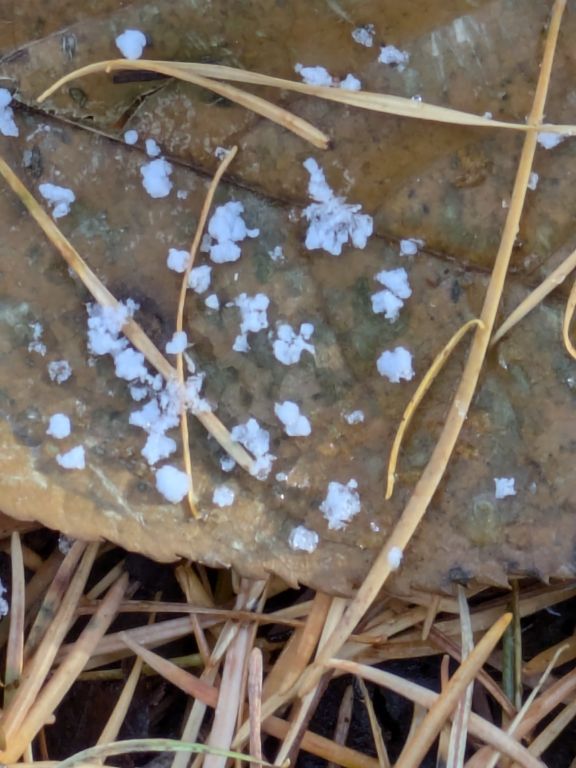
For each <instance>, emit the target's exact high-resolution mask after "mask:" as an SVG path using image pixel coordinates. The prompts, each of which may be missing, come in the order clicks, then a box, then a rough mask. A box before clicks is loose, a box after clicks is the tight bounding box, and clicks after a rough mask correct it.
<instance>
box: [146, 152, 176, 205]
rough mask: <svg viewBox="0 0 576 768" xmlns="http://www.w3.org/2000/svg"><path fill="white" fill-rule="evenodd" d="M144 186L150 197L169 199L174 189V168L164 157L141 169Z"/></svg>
mask: <svg viewBox="0 0 576 768" xmlns="http://www.w3.org/2000/svg"><path fill="white" fill-rule="evenodd" d="M140 174H141V176H142V185H143V187H144V189H145V190H146V192H148V194H149V195H150V197H155V198H157V197H167V196H168V195H169V194H170V191H171V189H172V182H171V181H170V176H171V175H172V166H171V165H170V163H169V162H168V161H167V160H164V158H163V157H159V158H157V159H156V160H151V161H150V162H149V163H145V164H144V165H143V166H141V167H140Z"/></svg>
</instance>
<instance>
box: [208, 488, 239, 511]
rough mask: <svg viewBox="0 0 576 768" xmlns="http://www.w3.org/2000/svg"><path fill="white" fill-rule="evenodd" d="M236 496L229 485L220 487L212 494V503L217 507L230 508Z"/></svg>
mask: <svg viewBox="0 0 576 768" xmlns="http://www.w3.org/2000/svg"><path fill="white" fill-rule="evenodd" d="M235 498H236V494H235V493H234V491H233V490H232V488H230V486H229V485H218V486H216V488H214V493H213V494H212V503H213V504H216V506H217V507H230V506H231V505H232V504H234V499H235Z"/></svg>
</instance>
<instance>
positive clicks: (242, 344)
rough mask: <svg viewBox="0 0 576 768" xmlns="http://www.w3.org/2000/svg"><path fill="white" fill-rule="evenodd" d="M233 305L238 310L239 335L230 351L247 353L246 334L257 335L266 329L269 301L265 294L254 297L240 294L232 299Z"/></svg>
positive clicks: (248, 347)
mask: <svg viewBox="0 0 576 768" xmlns="http://www.w3.org/2000/svg"><path fill="white" fill-rule="evenodd" d="M233 303H234V305H235V306H237V307H238V309H239V310H240V317H241V320H240V333H239V334H238V336H236V339H235V340H234V344H233V345H232V349H233V350H234V351H235V352H248V350H249V349H250V345H249V344H248V333H257V332H258V331H261V330H262V329H264V328H268V316H267V314H266V313H267V310H268V305H269V304H270V299H269V298H268V296H266V294H265V293H257V294H256V295H255V296H248V294H246V293H241V294H240V295H239V296H237V297H236V298H235V299H234V302H233Z"/></svg>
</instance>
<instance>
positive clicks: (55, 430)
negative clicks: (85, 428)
mask: <svg viewBox="0 0 576 768" xmlns="http://www.w3.org/2000/svg"><path fill="white" fill-rule="evenodd" d="M71 429H72V426H71V424H70V419H69V418H68V416H66V414H65V413H55V414H54V415H53V416H50V422H49V424H48V429H47V430H46V434H47V435H50V437H53V438H55V439H56V440H63V439H64V438H65V437H68V435H69V434H70V432H71Z"/></svg>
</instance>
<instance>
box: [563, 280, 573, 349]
mask: <svg viewBox="0 0 576 768" xmlns="http://www.w3.org/2000/svg"><path fill="white" fill-rule="evenodd" d="M574 310H576V280H575V281H574V284H573V286H572V289H571V290H570V295H569V296H568V301H567V302H566V311H565V312H564V321H563V323H562V338H563V339H564V346H565V347H566V350H567V352H568V354H569V355H570V356H571V357H573V358H574V359H575V360H576V347H574V344H572V340H571V339H570V325H571V324H572V318H573V317H574Z"/></svg>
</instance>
